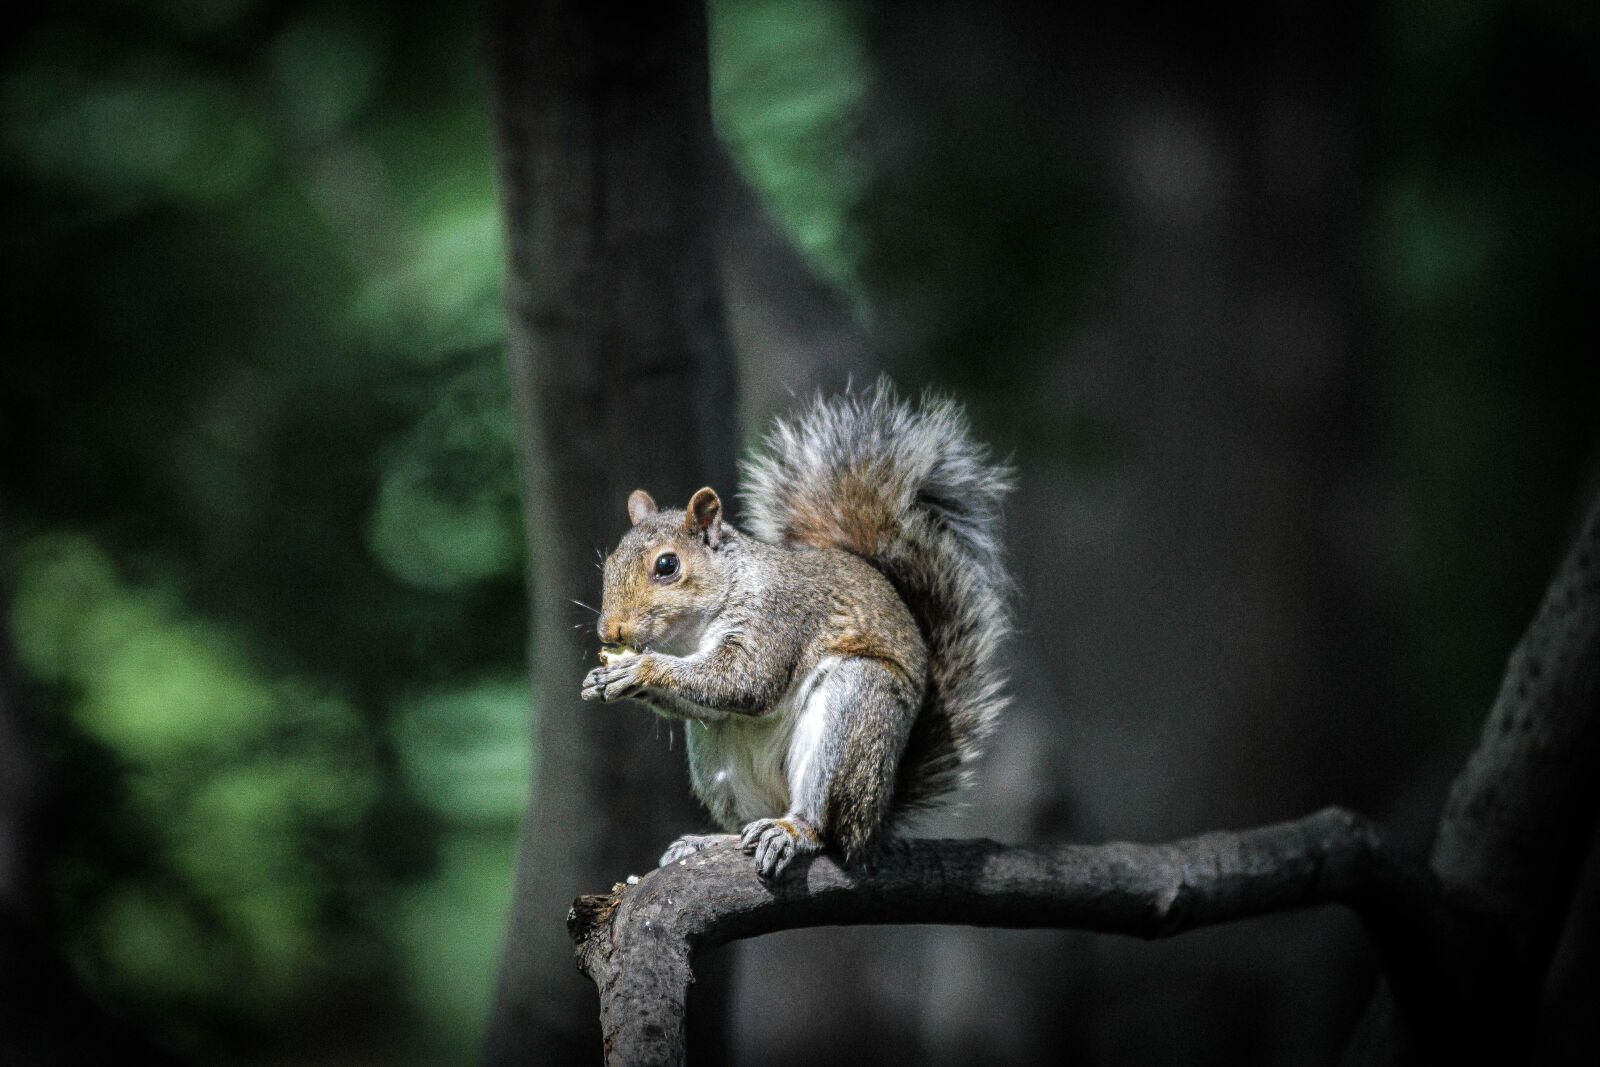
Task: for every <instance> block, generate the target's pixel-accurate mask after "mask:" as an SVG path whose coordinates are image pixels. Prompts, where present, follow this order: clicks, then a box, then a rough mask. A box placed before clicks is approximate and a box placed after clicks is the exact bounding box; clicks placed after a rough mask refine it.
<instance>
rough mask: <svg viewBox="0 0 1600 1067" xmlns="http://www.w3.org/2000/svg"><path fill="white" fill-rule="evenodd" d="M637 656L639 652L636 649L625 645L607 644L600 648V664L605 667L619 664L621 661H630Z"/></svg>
mask: <svg viewBox="0 0 1600 1067" xmlns="http://www.w3.org/2000/svg"><path fill="white" fill-rule="evenodd" d="M638 654H639V651H638V650H637V649H633V648H629V647H628V646H627V645H617V644H609V645H601V646H600V662H601V663H604V664H605V665H606V666H607V667H610V666H614V665H615V664H618V663H621V662H622V661H623V660H629V659H632V658H633V657H635V656H637V655H638Z"/></svg>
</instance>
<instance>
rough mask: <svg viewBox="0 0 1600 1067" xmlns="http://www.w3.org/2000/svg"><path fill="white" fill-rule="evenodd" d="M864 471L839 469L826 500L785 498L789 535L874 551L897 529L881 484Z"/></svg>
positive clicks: (870, 553)
mask: <svg viewBox="0 0 1600 1067" xmlns="http://www.w3.org/2000/svg"><path fill="white" fill-rule="evenodd" d="M867 473H868V472H863V471H860V470H849V471H842V472H840V473H839V475H838V478H837V480H836V481H835V482H834V484H833V491H834V494H833V496H832V497H831V498H830V499H828V500H827V501H826V502H821V501H818V500H815V499H799V498H796V497H793V496H791V497H790V498H789V500H788V501H787V503H788V505H789V508H788V519H789V521H788V535H789V538H790V539H791V540H793V541H796V542H798V543H800V544H804V545H813V546H815V547H817V548H842V549H844V550H845V551H847V552H854V553H855V554H856V555H858V556H865V557H868V558H871V557H873V556H875V555H877V553H878V552H879V551H880V550H881V549H882V547H883V546H884V545H886V544H889V543H890V542H892V541H893V540H894V538H895V536H896V535H897V534H898V533H899V523H898V522H896V521H895V520H894V518H893V516H892V514H891V513H890V511H889V510H888V508H887V507H886V506H885V505H886V504H887V503H888V501H886V500H885V496H886V495H887V494H886V493H885V491H884V486H882V485H876V486H875V485H874V484H873V481H872V479H871V478H869V477H867Z"/></svg>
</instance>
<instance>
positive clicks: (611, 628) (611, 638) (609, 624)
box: [599, 615, 622, 645]
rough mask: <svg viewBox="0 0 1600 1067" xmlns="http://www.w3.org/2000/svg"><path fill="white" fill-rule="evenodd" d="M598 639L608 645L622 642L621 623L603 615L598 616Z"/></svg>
mask: <svg viewBox="0 0 1600 1067" xmlns="http://www.w3.org/2000/svg"><path fill="white" fill-rule="evenodd" d="M599 630H600V640H602V641H604V642H605V643H606V644H608V645H618V644H622V623H620V622H618V621H617V620H616V619H613V618H609V617H607V616H605V615H602V616H600V626H599Z"/></svg>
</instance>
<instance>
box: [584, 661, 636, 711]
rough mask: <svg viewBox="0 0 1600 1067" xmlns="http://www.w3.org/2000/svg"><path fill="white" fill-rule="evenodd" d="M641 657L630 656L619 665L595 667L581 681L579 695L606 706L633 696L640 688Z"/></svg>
mask: <svg viewBox="0 0 1600 1067" xmlns="http://www.w3.org/2000/svg"><path fill="white" fill-rule="evenodd" d="M643 663H644V657H643V656H632V657H629V658H628V659H626V660H623V661H622V662H620V663H616V664H612V665H610V666H604V667H596V668H595V669H594V670H592V671H590V672H589V673H588V675H587V676H586V677H585V678H584V679H583V688H582V690H581V691H580V695H581V696H582V697H583V699H585V700H602V701H605V702H606V703H607V704H609V703H611V702H612V701H613V700H622V699H623V698H625V697H630V696H633V695H634V694H635V693H637V692H638V691H639V689H641V688H642V686H641V685H640V683H639V668H640V666H641V665H642V664H643Z"/></svg>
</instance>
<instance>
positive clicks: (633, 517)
mask: <svg viewBox="0 0 1600 1067" xmlns="http://www.w3.org/2000/svg"><path fill="white" fill-rule="evenodd" d="M655 513H656V502H655V500H654V499H653V498H652V497H651V496H650V494H649V493H647V492H645V491H644V490H643V489H635V490H634V491H633V492H631V493H629V494H628V518H629V520H630V521H632V523H633V524H634V525H635V526H637V525H639V524H640V523H641V522H643V521H644V520H646V519H648V518H649V517H650V516H652V515H654V514H655Z"/></svg>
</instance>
